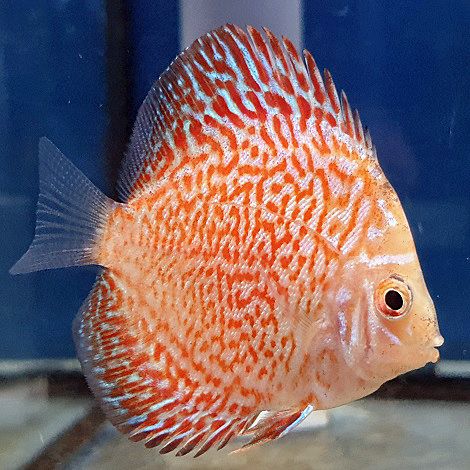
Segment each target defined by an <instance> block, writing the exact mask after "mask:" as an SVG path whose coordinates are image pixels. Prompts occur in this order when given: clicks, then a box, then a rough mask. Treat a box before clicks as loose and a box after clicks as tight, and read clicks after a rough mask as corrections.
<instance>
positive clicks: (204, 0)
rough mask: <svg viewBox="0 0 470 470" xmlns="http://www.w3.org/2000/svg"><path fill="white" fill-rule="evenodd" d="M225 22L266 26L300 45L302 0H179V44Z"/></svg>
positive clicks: (191, 40) (299, 46) (182, 45)
mask: <svg viewBox="0 0 470 470" xmlns="http://www.w3.org/2000/svg"><path fill="white" fill-rule="evenodd" d="M225 23H235V24H237V25H238V26H241V27H242V28H244V27H245V26H246V25H251V26H255V27H257V28H261V27H263V26H266V27H268V28H269V29H270V30H271V31H273V32H274V33H275V34H276V35H278V36H280V35H284V36H287V37H288V38H289V39H290V40H291V41H292V42H293V43H294V44H295V46H296V47H298V48H299V49H300V48H301V46H302V1H301V0H180V45H181V48H185V47H187V46H189V45H190V44H191V43H192V42H193V41H194V40H195V39H197V38H198V37H199V36H201V35H202V34H204V33H207V32H208V31H210V30H211V29H214V28H216V27H218V26H221V25H223V24H225Z"/></svg>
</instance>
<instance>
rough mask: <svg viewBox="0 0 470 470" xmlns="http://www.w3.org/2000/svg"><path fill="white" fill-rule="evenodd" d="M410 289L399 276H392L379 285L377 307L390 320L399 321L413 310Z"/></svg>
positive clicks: (376, 294) (376, 295) (376, 296)
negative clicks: (398, 319)
mask: <svg viewBox="0 0 470 470" xmlns="http://www.w3.org/2000/svg"><path fill="white" fill-rule="evenodd" d="M411 302H412V294H411V290H410V288H409V287H408V286H407V285H406V284H405V282H404V281H403V280H402V279H401V278H400V277H398V276H391V277H389V278H387V279H384V280H383V281H382V282H380V283H379V285H378V286H377V288H376V290H375V306H376V308H377V310H378V311H379V312H380V313H381V314H382V315H383V316H385V317H386V318H388V319H391V320H392V319H397V318H401V317H403V316H404V315H405V314H407V313H408V312H409V310H410V308H411Z"/></svg>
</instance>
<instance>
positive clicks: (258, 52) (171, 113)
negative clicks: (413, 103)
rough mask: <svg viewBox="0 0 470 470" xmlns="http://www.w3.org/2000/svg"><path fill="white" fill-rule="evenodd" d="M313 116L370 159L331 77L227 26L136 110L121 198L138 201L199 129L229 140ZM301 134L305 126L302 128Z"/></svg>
mask: <svg viewBox="0 0 470 470" xmlns="http://www.w3.org/2000/svg"><path fill="white" fill-rule="evenodd" d="M315 111H316V112H317V114H318V111H319V112H320V114H322V115H323V116H324V118H325V119H326V120H327V121H328V123H329V125H330V126H332V127H338V128H339V129H340V131H341V132H342V133H343V134H347V135H349V137H350V138H351V139H352V140H353V141H355V142H356V143H358V144H359V145H361V146H363V148H364V150H365V153H366V154H367V155H369V156H370V157H373V154H374V152H373V147H372V143H371V141H370V138H369V136H368V134H366V135H364V132H363V131H362V125H361V122H360V119H359V115H358V114H357V113H356V112H354V113H353V112H352V110H351V108H350V106H349V103H348V100H347V98H346V95H345V94H344V93H341V99H340V98H339V97H338V93H337V91H336V87H335V85H334V82H333V79H332V77H331V74H330V72H329V71H328V70H325V73H324V80H323V79H322V77H321V74H320V72H319V70H318V67H317V65H316V63H315V60H314V59H313V57H312V55H311V54H310V53H309V52H308V51H304V60H302V59H301V57H300V56H299V54H298V53H297V51H296V50H295V47H294V46H293V45H292V43H291V42H290V41H289V40H288V39H286V38H282V40H280V39H278V38H277V37H276V36H275V35H274V34H273V33H271V31H269V30H268V29H265V30H264V35H263V33H262V32H260V31H258V30H256V29H255V28H252V27H248V28H247V32H245V31H244V30H242V29H241V28H239V27H237V26H234V25H230V24H228V25H225V26H222V27H220V28H218V29H215V30H213V31H211V32H209V33H207V34H206V35H204V36H202V37H201V38H199V39H198V40H197V41H195V42H194V43H193V44H192V45H191V46H190V47H189V48H187V49H186V50H185V51H183V52H182V53H181V54H180V55H179V56H178V57H177V58H176V59H175V60H174V61H173V62H172V63H171V65H170V66H169V67H168V68H167V70H166V71H165V72H164V73H163V74H162V75H161V77H160V78H159V79H158V80H157V82H156V83H155V84H154V85H153V87H152V89H151V90H150V92H149V94H148V95H147V97H146V98H145V100H144V103H143V104H142V106H141V108H140V110H139V114H138V117H137V121H136V123H135V126H134V131H133V134H132V138H131V142H130V146H129V150H128V153H127V155H126V157H125V160H124V164H123V168H122V170H121V174H120V179H119V183H118V190H119V194H120V196H121V198H123V199H127V198H128V197H130V196H135V195H137V194H139V191H140V190H141V189H143V188H145V187H146V185H147V184H149V183H150V184H152V183H153V181H154V180H153V179H152V177H154V176H158V173H159V172H162V171H163V169H166V168H167V167H168V165H171V164H172V161H173V162H174V161H178V159H181V158H183V157H184V156H186V155H187V154H188V146H189V144H190V142H191V139H197V137H198V135H201V129H202V127H203V126H206V125H207V126H210V125H213V124H215V125H218V124H220V125H223V126H225V127H227V128H228V129H230V130H231V131H232V132H233V133H234V134H235V135H240V134H242V133H243V132H244V131H246V130H247V128H248V127H250V126H262V125H263V122H265V121H266V119H267V116H274V115H280V114H283V115H284V117H285V118H286V119H292V118H294V119H301V120H302V121H303V122H306V120H307V119H309V118H310V117H312V116H313V114H314V112H315ZM303 127H304V128H303V131H305V129H306V126H303Z"/></svg>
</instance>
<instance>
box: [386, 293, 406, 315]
mask: <svg viewBox="0 0 470 470" xmlns="http://www.w3.org/2000/svg"><path fill="white" fill-rule="evenodd" d="M385 303H386V304H387V307H388V308H391V309H392V310H400V309H401V308H402V307H403V297H402V296H401V294H400V292H397V291H396V290H389V291H387V293H386V294H385Z"/></svg>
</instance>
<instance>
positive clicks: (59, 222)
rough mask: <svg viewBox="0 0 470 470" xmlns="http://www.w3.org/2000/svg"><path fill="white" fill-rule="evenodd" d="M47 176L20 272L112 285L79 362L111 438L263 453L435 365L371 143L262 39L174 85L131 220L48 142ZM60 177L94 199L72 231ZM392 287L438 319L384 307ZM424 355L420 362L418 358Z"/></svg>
mask: <svg viewBox="0 0 470 470" xmlns="http://www.w3.org/2000/svg"><path fill="white" fill-rule="evenodd" d="M46 157H47V158H49V159H50V161H49V162H48V163H47V164H46V163H44V162H45V161H46V160H45V159H46ZM40 174H41V175H42V176H41V178H40V181H41V183H40V184H41V188H40V191H41V193H40V202H41V201H42V204H43V207H44V208H45V209H44V210H43V213H40V212H39V211H38V224H37V227H38V228H37V229H36V238H35V240H34V241H33V243H32V245H31V248H30V250H29V251H28V252H27V253H26V254H25V255H24V256H23V258H22V259H21V260H20V261H19V262H18V263H17V265H15V267H14V268H13V271H14V272H28V270H29V271H31V270H34V269H39V268H48V267H61V266H69V265H76V264H90V263H95V264H99V265H101V266H103V267H104V269H103V271H102V272H101V273H100V274H99V276H98V278H97V280H96V283H95V286H94V288H93V290H92V292H91V293H90V295H89V297H88V299H87V300H86V301H85V303H84V305H83V307H82V309H81V310H80V312H79V313H78V315H77V317H76V320H75V323H74V336H75V342H76V345H77V351H78V355H79V359H80V361H81V363H82V367H83V369H84V373H85V376H86V377H87V380H88V383H89V385H90V387H91V389H92V390H93V392H94V393H95V395H96V396H97V397H98V399H99V400H100V401H101V403H102V406H103V408H104V410H105V412H106V413H107V415H108V417H109V418H110V419H111V421H112V422H113V424H115V425H116V426H117V427H118V428H119V429H120V430H121V431H123V432H125V433H128V434H129V436H130V438H131V439H133V440H142V441H144V442H145V445H146V446H147V447H154V446H160V447H161V448H160V452H162V453H166V452H172V451H176V453H177V455H185V454H187V453H189V452H191V451H193V450H196V449H197V450H196V453H195V456H199V455H201V454H203V453H204V452H206V451H207V450H209V448H211V447H212V446H213V445H218V446H219V448H220V447H223V446H225V445H226V444H227V443H228V442H229V441H230V439H231V438H232V437H234V436H237V435H242V434H251V436H252V437H251V440H250V441H249V443H248V444H247V445H246V446H244V448H246V447H250V446H252V445H255V444H260V443H263V442H266V441H268V440H272V439H275V438H277V437H281V436H283V435H284V434H286V433H287V432H289V431H290V430H291V429H292V428H294V427H295V426H297V425H298V424H299V423H300V422H301V421H302V420H303V419H304V418H305V417H306V416H307V415H308V414H309V413H310V412H312V411H313V410H317V409H324V408H329V407H333V406H338V405H340V404H342V403H346V402H348V401H351V400H353V399H355V398H359V397H362V396H364V395H367V394H368V393H371V392H372V391H374V390H375V389H377V388H378V387H379V386H380V385H381V384H382V383H383V382H384V381H385V380H387V379H389V378H392V377H394V376H396V375H398V374H399V373H401V372H404V371H407V370H410V369H412V368H416V367H419V366H420V365H423V364H424V363H426V362H428V361H429V360H435V359H436V354H437V352H436V350H435V349H434V348H433V347H430V346H429V344H431V343H432V344H434V345H439V344H438V343H439V342H440V341H441V340H440V339H439V338H440V336H439V335H438V330H437V324H436V319H435V313H434V310H433V307H432V302H431V301H430V299H429V296H428V294H427V291H426V287H425V285H424V281H423V280H422V275H421V271H420V268H419V264H418V261H417V258H416V254H415V251H414V246H413V241H412V238H411V234H410V231H409V227H408V224H407V222H406V218H405V216H404V214H403V210H402V209H401V206H400V203H399V201H398V198H397V196H396V194H395V193H394V191H393V189H392V188H391V186H390V185H389V183H388V182H387V180H386V178H385V176H384V175H383V172H382V170H381V169H380V166H379V164H378V161H377V157H376V152H375V148H374V147H373V145H372V142H371V139H370V135H369V133H368V132H367V131H366V132H364V130H363V128H362V124H361V122H360V119H359V115H358V113H357V111H355V112H354V113H353V112H352V111H351V108H350V106H349V103H348V100H347V97H346V95H345V94H344V92H342V93H341V94H340V96H338V93H337V92H336V87H335V85H334V83H333V80H332V78H331V74H330V73H329V72H328V71H325V73H324V79H323V78H322V76H321V74H320V72H319V70H318V68H317V65H316V63H315V61H314V59H313V57H312V56H311V54H310V53H308V52H306V51H305V52H304V58H303V59H302V58H301V57H300V56H299V54H298V53H297V51H296V50H295V48H294V46H293V45H292V43H291V42H290V41H289V40H288V39H286V38H282V40H279V39H278V38H276V37H275V36H274V35H273V34H272V33H271V32H270V31H269V30H267V29H265V30H264V35H263V33H262V32H260V31H258V30H256V29H254V28H251V27H248V29H247V32H245V31H243V30H241V29H240V28H238V27H236V26H233V25H226V26H224V27H221V28H218V29H216V30H214V31H211V32H209V33H207V34H206V35H204V36H203V37H201V38H200V39H198V40H197V41H196V42H195V43H193V45H192V46H190V47H189V48H188V49H186V50H185V51H184V52H182V53H181V54H180V55H179V56H178V57H177V58H176V59H175V60H174V61H173V62H172V64H171V65H170V66H169V68H168V69H167V70H166V71H165V72H164V73H163V74H162V76H161V77H160V78H159V80H158V81H157V82H156V83H155V84H154V86H153V87H152V89H151V91H150V92H149V94H148V96H147V97H146V99H145V101H144V103H143V105H142V107H141V109H140V111H139V114H138V117H137V121H136V124H135V126H134V131H133V135H132V138H131V143H130V146H129V151H128V153H127V155H126V157H125V159H124V164H123V170H122V172H121V175H120V179H119V184H118V189H119V194H120V197H121V199H122V200H123V201H125V202H122V203H117V202H115V201H111V200H110V199H108V198H106V196H104V195H102V194H101V193H100V192H99V191H98V190H96V188H94V187H93V186H92V185H91V183H90V182H89V181H88V180H86V178H85V177H84V176H83V175H81V173H79V171H78V170H77V169H76V168H74V167H73V166H72V165H71V164H70V163H68V162H67V161H66V160H65V157H63V156H62V155H61V154H60V153H59V152H58V151H57V149H55V148H53V146H52V144H50V143H49V142H48V141H45V140H43V141H41V143H40ZM64 175H68V176H67V177H66V176H64ZM67 178H71V179H72V178H73V180H74V185H73V186H72V188H75V187H82V188H83V194H84V195H86V197H87V198H85V199H84V200H85V201H87V204H86V205H85V208H84V209H85V212H84V215H83V216H82V217H81V218H79V220H78V221H77V224H76V227H74V226H72V227H70V225H65V224H64V222H65V221H69V220H70V213H72V211H76V208H77V207H80V202H79V201H77V197H78V195H76V192H75V191H74V192H70V191H67V190H66V189H67V184H66V183H67V181H66V180H67ZM56 181H57V182H58V183H59V184H57V183H56ZM49 183H52V184H49ZM57 188H58V190H57ZM57 204H58V205H59V206H60V207H59V210H58V209H57V207H55V205H57ZM68 206H70V208H71V209H69V212H70V213H69V212H67V207H68ZM72 208H73V210H72ZM40 217H44V218H46V219H47V218H50V219H52V220H51V221H47V220H46V222H43V221H42V220H41V219H40ZM43 229H44V230H45V233H43V232H42V231H41V230H43ZM54 230H55V232H54ZM70 230H72V235H73V237H71V235H70V233H69V232H70ZM49 231H51V232H49ZM70 239H72V241H71V242H70ZM67 240H69V241H67ZM403 250H405V251H403ZM74 253H77V255H75V254H74ZM49 260H50V261H49ZM396 271H398V272H399V273H402V272H403V273H405V272H406V275H405V274H397V273H396ZM405 279H406V280H409V282H410V283H411V284H412V285H413V287H414V291H413V292H412V291H411V288H410V287H409V284H407V282H408V281H405ZM390 286H392V287H390ZM391 288H393V289H398V292H400V294H399V295H400V296H402V300H403V303H404V304H405V301H406V302H407V303H406V305H405V306H406V308H407V309H408V310H410V309H411V305H412V302H413V300H414V298H416V299H417V304H418V305H424V306H425V307H426V308H427V310H426V311H427V312H428V314H427V316H426V315H425V316H424V318H423V316H422V315H423V314H422V313H420V314H419V315H418V314H414V315H411V314H408V310H406V309H405V308H404V307H403V309H402V310H400V309H401V307H400V308H398V310H397V311H395V310H394V309H393V308H392V307H390V306H388V304H387V302H386V298H385V297H384V296H385V293H386V292H388V291H387V289H391ZM384 299H385V300H384ZM405 310H406V311H405ZM407 314H408V316H407ZM401 317H403V318H405V322H395V323H391V322H390V323H388V321H389V320H388V318H391V319H392V320H393V321H395V320H396V319H397V318H401ZM406 319H408V320H406ZM406 322H408V323H406ZM411 322H414V323H411ZM416 331H418V332H419V334H417V333H415V332H416ZM410 332H413V334H415V336H416V338H414V337H413V338H411V339H410V338H409V336H410ZM432 338H434V339H432ZM412 339H413V340H414V341H415V342H416V344H417V345H418V346H419V348H422V347H423V348H424V346H422V345H423V344H425V345H426V347H427V348H428V349H426V352H424V349H419V350H418V349H417V348H418V346H416V348H415V350H413V353H409V352H408V354H407V349H406V347H405V346H406V345H407V347H410V346H409V345H410V344H414V343H413V341H412ZM429 341H431V343H429ZM402 344H403V349H397V348H399V347H400V346H401V345H402ZM392 350H393V351H394V353H393V354H391V358H390V359H389V360H388V362H386V360H385V358H386V357H387V354H388V355H390V351H392ZM262 411H266V412H267V415H266V416H265V417H264V418H261V419H260V420H259V421H258V422H257V424H256V425H255V426H252V425H253V423H254V422H255V420H257V419H258V417H259V415H260V413H261V412H262Z"/></svg>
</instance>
